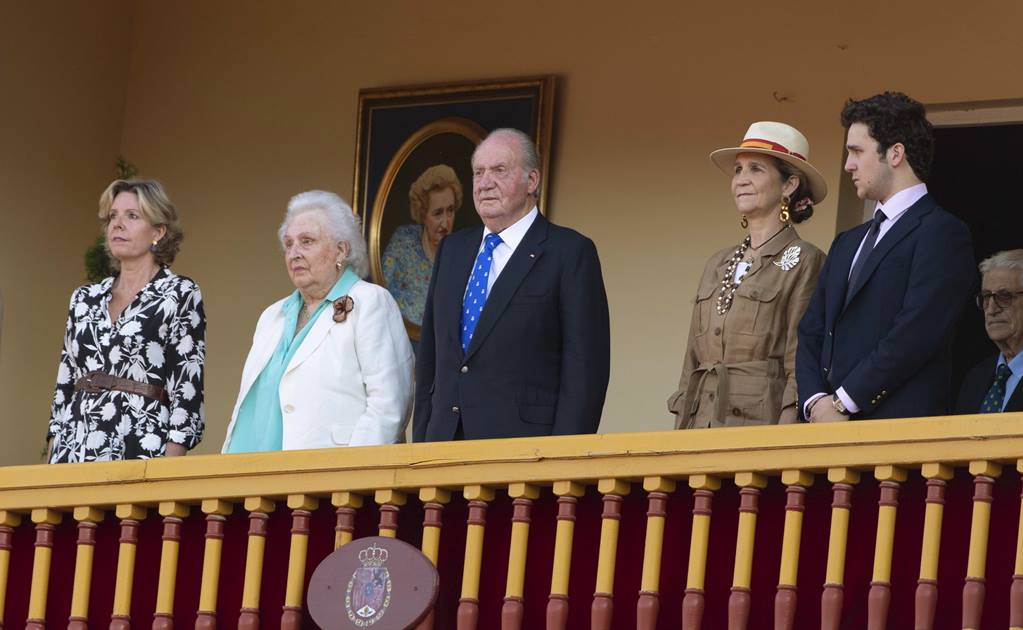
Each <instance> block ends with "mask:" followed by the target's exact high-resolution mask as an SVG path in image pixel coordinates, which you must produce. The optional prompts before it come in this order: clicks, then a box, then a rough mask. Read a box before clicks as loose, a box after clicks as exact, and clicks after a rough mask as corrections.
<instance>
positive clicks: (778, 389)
mask: <svg viewBox="0 0 1023 630" xmlns="http://www.w3.org/2000/svg"><path fill="white" fill-rule="evenodd" d="M735 247H736V246H732V247H729V248H727V249H723V250H721V251H719V252H717V253H716V254H714V255H713V256H711V258H710V260H708V261H707V266H706V267H705V268H704V271H703V277H702V279H701V280H700V287H699V289H698V290H697V292H696V303H695V305H694V306H693V317H692V323H691V325H690V328H689V340H688V342H687V343H686V351H685V354H684V355H683V357H682V377H681V378H680V379H679V385H678V390H677V391H675V393H674V394H672V395H671V397H670V398H669V399H668V409H669V411H671V412H672V413H674V414H675V419H676V424H675V426H676V427H677V428H680V429H691V428H702V427H721V426H744V425H756V424H777V423H778V419H779V417H780V415H781V410H782V409H784V408H786V407H790V406H794V405H795V404H796V400H797V394H796V373H795V368H796V328H797V327H798V326H799V320H800V318H802V316H803V311H804V310H806V306H807V304H809V302H810V297H811V295H812V294H813V291H814V288H815V287H816V285H817V276H818V275H819V274H820V271H821V267H823V266H824V252H822V251H821V250H819V249H817V247H815V246H814V245H812V244H810V243H808V242H806V241H804V240H802V239H800V238H799V234H797V233H796V230H795V228H789V229H787V230H786V231H785V232H783V233H781V234H779V235H778V236H777V238H775V239H774V240H772V241H770V242H768V243H766V244H765V245H764V246H763V249H762V250H761V255H760V257H759V258H758V259H757V260H754V262H753V264H752V266H751V267H750V269H749V270H748V271H747V272H746V275H745V276H743V278H742V283H741V284H740V285H739V288H738V289H736V291H735V298H734V300H733V302H732V306H731V308H730V309H729V310H728V311H727V312H726V313H725V314H724V315H719V314H718V312H717V299H718V295H719V292H720V289H721V280H722V278H723V277H724V274H725V269H726V267H728V261H729V259H730V258H731V257H732V255H733V254H734V253H735Z"/></svg>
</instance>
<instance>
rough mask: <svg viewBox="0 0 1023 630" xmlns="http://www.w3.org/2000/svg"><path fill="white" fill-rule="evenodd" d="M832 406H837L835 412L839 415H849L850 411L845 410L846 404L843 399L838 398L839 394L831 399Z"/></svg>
mask: <svg viewBox="0 0 1023 630" xmlns="http://www.w3.org/2000/svg"><path fill="white" fill-rule="evenodd" d="M831 404H832V405H834V406H835V411H837V412H838V413H840V414H842V415H843V416H848V415H849V410H848V409H846V408H845V404H844V403H842V399H841V398H839V397H838V394H835V395H834V396H832V397H831Z"/></svg>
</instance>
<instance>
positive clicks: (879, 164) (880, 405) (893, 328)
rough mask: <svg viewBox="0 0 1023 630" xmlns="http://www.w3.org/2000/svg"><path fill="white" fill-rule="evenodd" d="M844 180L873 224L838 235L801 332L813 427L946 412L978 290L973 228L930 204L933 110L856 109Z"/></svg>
mask: <svg viewBox="0 0 1023 630" xmlns="http://www.w3.org/2000/svg"><path fill="white" fill-rule="evenodd" d="M842 126H843V127H845V128H846V129H847V130H848V134H847V139H846V149H847V150H848V158H847V159H846V163H845V170H846V171H847V172H848V173H849V174H850V175H851V176H852V182H853V185H854V186H855V187H856V194H857V195H858V196H859V197H860V198H861V199H868V200H873V201H876V202H877V203H876V204H875V206H874V219H873V220H872V221H869V222H867V223H865V224H863V225H860V226H859V227H856V228H853V229H852V230H849V231H848V232H843V233H842V234H839V235H838V236H837V237H836V238H835V240H834V242H833V243H832V244H831V249H830V251H829V252H828V259H827V262H826V263H825V265H824V269H823V270H822V271H821V276H820V279H819V280H818V285H817V289H816V291H815V292H814V295H813V298H812V299H811V301H810V305H809V307H808V308H807V310H806V313H805V314H804V316H803V319H802V320H801V321H800V325H799V347H798V349H797V353H796V381H797V385H798V389H799V399H800V410H801V411H802V413H803V417H804V418H806V419H808V420H809V421H811V422H835V421H841V420H849V419H853V420H860V419H868V418H902V417H911V416H930V415H940V414H945V413H948V410H949V402H950V400H949V398H950V397H949V391H948V390H949V378H950V356H949V344H950V340H951V337H952V333H953V331H954V330H955V327H956V324H957V323H958V321H959V317H960V315H961V314H962V309H963V306H964V305H965V304H966V302H967V300H968V298H969V295H970V294H971V292H972V290H973V287H974V286H975V284H976V273H975V272H974V269H973V251H972V245H971V242H970V233H969V230H968V229H967V227H966V226H965V225H964V224H963V223H962V222H961V221H959V220H958V219H956V218H955V217H953V216H952V215H951V214H949V213H947V212H945V211H944V210H943V209H942V208H941V207H939V206H938V204H937V203H936V202H935V201H934V199H932V198H931V196H930V195H928V194H927V185H926V184H925V183H924V182H925V181H926V180H927V176H928V173H929V170H930V166H931V160H932V158H933V155H934V136H933V132H932V128H931V124H930V123H929V122H928V121H927V118H926V115H925V112H924V107H923V105H921V104H920V103H918V102H917V101H915V100H913V99H911V98H909V97H908V96H906V95H905V94H901V93H895V92H885V93H884V94H878V95H876V96H872V97H870V98H867V99H864V100H862V101H854V100H850V101H849V102H848V103H847V104H846V106H845V109H844V110H843V111H842Z"/></svg>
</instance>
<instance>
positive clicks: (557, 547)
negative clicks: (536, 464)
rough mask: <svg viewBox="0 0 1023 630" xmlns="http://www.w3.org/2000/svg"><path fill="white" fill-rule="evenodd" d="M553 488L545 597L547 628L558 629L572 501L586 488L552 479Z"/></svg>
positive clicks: (562, 621) (563, 616)
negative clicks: (554, 504) (554, 514)
mask: <svg viewBox="0 0 1023 630" xmlns="http://www.w3.org/2000/svg"><path fill="white" fill-rule="evenodd" d="M553 490H554V495H555V496H556V497H558V525H557V530H556V532H555V534H554V567H553V571H552V573H551V594H550V595H549V596H548V598H547V630H562V629H563V628H564V627H565V625H566V624H567V623H568V579H569V576H570V575H571V572H572V538H573V536H574V534H575V508H576V502H577V501H578V500H579V497H581V496H583V495H584V494H586V488H585V486H583V485H582V484H579V483H576V482H574V481H555V482H554V487H553Z"/></svg>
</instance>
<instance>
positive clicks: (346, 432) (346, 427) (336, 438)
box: [330, 422, 355, 446]
mask: <svg viewBox="0 0 1023 630" xmlns="http://www.w3.org/2000/svg"><path fill="white" fill-rule="evenodd" d="M354 429H355V427H354V426H352V425H351V424H349V423H347V422H335V423H333V424H332V425H330V441H331V442H333V443H334V444H335V445H337V446H348V443H349V442H351V441H352V431H353V430H354Z"/></svg>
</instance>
